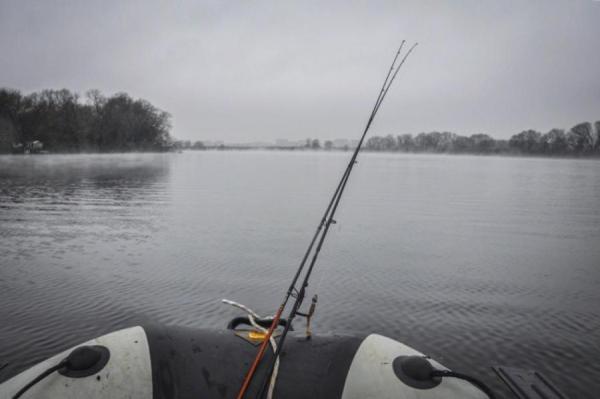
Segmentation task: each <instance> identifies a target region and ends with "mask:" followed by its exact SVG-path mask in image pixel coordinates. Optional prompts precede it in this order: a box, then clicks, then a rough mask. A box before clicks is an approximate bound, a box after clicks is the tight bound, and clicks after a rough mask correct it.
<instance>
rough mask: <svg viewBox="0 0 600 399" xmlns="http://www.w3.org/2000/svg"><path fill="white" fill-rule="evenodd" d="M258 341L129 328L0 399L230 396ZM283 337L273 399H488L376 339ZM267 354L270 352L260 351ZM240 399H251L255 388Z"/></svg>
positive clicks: (542, 386)
mask: <svg viewBox="0 0 600 399" xmlns="http://www.w3.org/2000/svg"><path fill="white" fill-rule="evenodd" d="M230 326H231V324H230ZM275 335H276V334H275ZM261 339H262V337H261V334H260V331H257V330H255V329H252V328H250V329H239V328H235V329H222V330H216V329H193V328H186V327H174V326H144V327H142V326H135V327H130V328H127V329H124V330H119V331H115V332H112V333H109V334H107V335H103V336H101V337H98V338H95V339H92V340H90V341H88V342H84V343H82V344H80V345H77V346H75V347H73V348H71V349H68V350H66V351H64V352H62V353H59V354H57V355H55V356H53V357H51V358H49V359H47V360H45V361H43V362H41V363H39V364H37V365H35V366H33V367H31V368H30V369H28V370H26V371H24V372H22V373H20V374H18V375H16V376H14V377H12V378H10V379H8V380H7V381H4V382H3V383H1V384H0V398H1V399H13V398H23V399H33V398H36V399H55V398H61V399H74V398H84V399H192V398H193V399H227V398H235V397H236V394H237V393H238V390H239V388H240V385H241V384H242V380H243V377H244V375H245V373H246V372H247V369H248V366H249V364H250V362H251V361H252V359H253V357H254V356H255V354H256V349H257V345H258V344H259V343H260V342H261ZM288 339H289V341H288V343H287V345H286V347H285V350H284V351H283V352H282V353H281V355H280V360H281V362H280V367H279V369H278V373H277V379H276V381H275V383H274V390H273V391H272V392H271V396H272V397H273V398H285V399H300V398H302V399H307V398H311V399H326V398H327V399H336V398H341V399H369V398H373V399H375V398H380V399H438V398H440V399H453V398H457V399H459V398H460V399H486V398H489V397H494V394H493V393H492V392H491V391H489V389H488V388H487V387H486V386H485V385H483V384H482V383H481V382H479V381H478V380H477V379H475V378H472V377H469V376H465V375H462V374H459V373H453V372H452V371H450V370H448V369H447V368H446V367H444V366H443V365H442V364H440V363H438V362H437V361H435V360H433V359H431V358H429V357H427V356H425V355H423V354H422V353H420V352H418V351H417V350H415V349H413V348H411V347H409V346H407V345H405V344H402V343H400V342H398V341H395V340H393V339H390V338H387V337H384V336H382V335H378V334H370V335H364V336H360V335H343V334H328V335H310V336H307V335H306V334H300V333H297V332H293V333H291V334H290V336H289V337H288ZM269 356H271V357H272V356H273V353H272V351H271V352H267V353H266V354H265V357H266V358H268V357H269ZM267 363H268V362H264V363H263V366H261V367H259V369H258V371H257V373H256V375H257V377H258V378H257V380H260V379H261V377H264V376H265V374H266V370H265V367H264V364H267ZM497 371H498V372H499V374H500V376H501V377H502V378H503V380H504V381H505V382H507V384H508V385H509V387H510V388H511V389H513V390H514V392H517V393H520V394H519V395H520V396H517V397H518V398H565V397H564V396H563V395H562V394H560V393H559V392H558V390H556V388H555V387H553V386H552V385H551V384H550V383H549V382H547V381H545V380H544V379H543V377H541V376H540V375H539V374H537V373H532V372H530V373H529V376H527V375H526V374H523V373H521V374H520V375H519V374H515V372H514V370H512V371H511V370H510V369H499V370H497ZM502 373H503V374H502ZM532 376H533V378H535V377H536V376H537V381H534V380H532ZM540 378H542V379H540ZM246 397H247V398H259V395H258V389H257V386H256V385H252V386H251V387H250V389H249V390H248V392H247V394H246Z"/></svg>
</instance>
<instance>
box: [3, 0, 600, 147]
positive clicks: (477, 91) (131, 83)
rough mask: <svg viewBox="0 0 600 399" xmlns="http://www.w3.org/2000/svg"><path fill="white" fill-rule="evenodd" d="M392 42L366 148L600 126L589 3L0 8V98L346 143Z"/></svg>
mask: <svg viewBox="0 0 600 399" xmlns="http://www.w3.org/2000/svg"><path fill="white" fill-rule="evenodd" d="M402 39H407V40H408V41H410V42H413V41H418V42H419V43H420V44H419V47H417V50H416V51H415V52H414V53H413V56H411V58H410V59H409V60H408V62H407V64H406V66H405V68H404V70H403V71H402V72H401V75H400V76H399V79H398V80H397V84H396V86H395V88H394V90H393V92H392V93H391V94H390V96H389V97H388V100H387V103H386V104H385V105H384V107H383V108H382V109H381V112H380V114H379V117H378V120H377V122H376V124H375V126H374V128H373V131H372V134H379V135H381V134H388V133H392V134H397V133H418V132H421V131H431V130H449V131H454V132H457V133H462V134H473V133H478V132H484V133H488V134H491V135H493V136H495V137H498V138H507V137H509V136H510V135H512V134H514V133H517V132H519V131H521V130H523V129H526V128H535V129H539V130H542V131H546V130H548V129H550V128H552V127H571V126H572V125H574V124H575V123H577V122H580V121H591V120H600V1H594V0H521V1H514V0H447V1H433V0H405V1H400V0H397V1H387V2H386V1H375V0H373V1H360V2H359V1H348V0H345V1H339V2H338V1H327V2H326V1H322V0H321V1H306V0H303V1H296V2H291V1H279V0H277V1H275V0H273V1H269V2H267V1H259V0H257V1H252V0H243V1H234V0H218V1H190V2H184V1H176V2H175V1H157V2H152V1H140V2H133V1H106V0H105V1H98V2H95V3H94V2H90V1H85V2H82V1H70V2H67V1H65V2H52V1H36V2H33V1H31V2H30V1H7V0H0V86H4V87H11V88H15V89H19V90H21V91H23V92H26V93H29V92H31V91H35V90H40V89H43V88H68V89H71V90H75V91H78V92H80V93H83V92H85V91H86V90H88V89H91V88H98V89H100V90H101V91H103V92H104V93H106V94H112V93H115V92H119V91H124V92H127V93H129V94H130V95H132V96H133V97H142V98H145V99H147V100H149V101H150V102H152V103H153V104H155V105H156V106H158V107H160V108H162V109H164V110H166V111H169V112H170V113H171V114H172V116H173V126H174V129H173V133H174V135H175V136H176V137H178V138H181V139H191V140H200V139H205V140H206V139H210V140H225V141H228V142H234V141H253V140H273V139H276V138H288V139H302V138H305V137H318V138H322V139H326V138H342V137H343V138H351V137H356V136H357V135H358V134H359V133H360V131H361V129H362V127H363V125H364V122H365V121H366V118H367V116H368V115H367V114H368V111H369V107H370V106H371V105H372V103H373V101H374V97H375V95H376V94H377V90H378V87H379V85H380V82H381V80H382V78H383V76H384V74H385V72H386V70H387V68H388V64H389V62H390V61H391V58H392V57H393V54H394V51H395V49H396V47H397V46H398V44H399V42H400V41H401V40H402Z"/></svg>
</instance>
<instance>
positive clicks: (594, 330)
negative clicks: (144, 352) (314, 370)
mask: <svg viewBox="0 0 600 399" xmlns="http://www.w3.org/2000/svg"><path fill="white" fill-rule="evenodd" d="M348 158H349V154H348V153H319V152H315V153H311V152H300V153H291V152H259V151H249V152H231V151H227V152H210V151H206V152H189V153H183V154H127V155H123V154H117V155H65V156H61V155H52V156H42V155H40V156H31V157H26V156H20V157H17V156H2V157H0V254H1V257H0V367H1V366H2V365H3V364H7V365H6V366H5V367H4V368H2V369H0V381H2V380H4V379H6V378H8V377H9V376H11V375H14V374H15V373H16V372H18V371H21V370H23V369H24V368H26V367H28V366H30V365H32V364H34V363H36V362H38V361H40V360H42V359H44V358H46V357H48V356H50V355H53V354H55V353H57V352H58V351H60V350H63V349H66V348H68V347H70V346H72V345H74V344H77V343H79V342H81V341H83V340H86V339H89V338H92V337H95V336H98V335H101V334H104V333H107V332H109V331H112V330H115V329H118V328H122V327H127V326H131V325H134V324H137V323H167V324H179V325H186V326H195V327H214V328H224V327H225V325H226V323H227V322H228V321H229V319H230V318H231V317H233V316H236V315H238V314H239V313H238V312H237V311H236V310H235V309H233V308H231V307H229V306H227V305H223V304H221V303H220V300H221V299H222V298H228V299H232V300H236V301H238V302H241V303H244V304H246V305H248V306H250V307H251V308H253V309H255V310H256V311H257V312H258V313H261V314H264V315H266V314H269V313H272V312H274V311H275V309H276V307H277V305H278V304H279V302H280V300H281V298H282V296H283V294H284V292H285V290H286V288H287V285H288V284H289V280H290V279H291V277H292V275H293V272H294V270H295V268H296V267H297V265H298V263H299V261H300V259H301V256H302V255H303V252H304V250H305V248H306V246H307V245H308V242H309V239H310V237H311V234H312V233H313V232H314V229H315V228H316V226H317V223H318V221H319V219H320V217H321V214H322V212H323V211H324V207H325V206H326V203H327V200H328V198H329V197H330V196H331V194H332V193H333V189H334V187H335V183H336V182H337V180H338V178H339V177H340V175H341V173H342V172H343V168H344V167H345V164H346V162H347V160H348ZM599 204H600V162H597V161H592V160H573V159H539V158H503V157H476V156H464V157H463V156H441V155H440V156H437V155H399V154H377V155H375V154H362V155H361V156H360V157H359V165H358V167H357V168H356V169H355V173H354V174H353V175H352V177H351V179H350V182H349V185H348V190H347V193H346V194H345V196H344V198H343V200H342V203H341V205H340V209H339V213H338V215H337V218H336V219H337V220H338V224H336V225H335V226H333V227H332V230H331V232H330V235H329V236H328V239H327V242H326V244H325V246H324V249H323V251H322V254H321V258H320V261H319V263H318V265H317V269H316V272H315V274H314V276H313V279H312V281H311V285H310V287H309V291H308V295H307V296H308V298H310V297H311V296H312V295H313V294H314V293H318V294H319V304H318V306H317V312H316V315H315V318H314V330H315V333H323V332H327V331H331V330H337V331H357V332H378V333H381V334H384V335H387V336H390V337H392V338H395V339H398V340H400V341H403V342H405V343H406V344H408V345H411V346H413V347H415V348H416V349H418V350H420V351H422V352H425V353H427V354H429V355H431V356H432V357H435V358H436V359H438V360H439V361H440V362H442V363H444V364H445V365H446V366H448V367H450V368H454V369H457V370H460V371H464V372H467V373H472V374H474V375H479V376H482V377H483V379H484V380H485V381H486V382H488V383H490V385H492V386H493V387H498V386H500V384H499V383H498V382H496V381H497V379H496V377H495V376H494V375H493V373H492V372H491V371H490V370H489V366H490V365H498V364H501V365H507V366H516V367H521V368H532V369H537V370H539V371H542V372H543V373H545V374H546V375H547V376H549V377H550V378H551V379H552V381H553V382H554V383H555V384H556V385H557V386H558V387H559V388H560V389H562V390H563V391H564V392H565V393H566V394H567V395H570V397H572V398H583V397H590V395H591V394H593V393H594V392H598V391H600V383H599V382H598V379H597V376H598V375H600V362H598V358H600V344H599V342H600V290H599V287H600V267H599V265H600V245H598V243H599V242H600V206H599ZM307 302H308V301H307ZM300 323H301V322H300Z"/></svg>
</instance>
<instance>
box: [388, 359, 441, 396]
mask: <svg viewBox="0 0 600 399" xmlns="http://www.w3.org/2000/svg"><path fill="white" fill-rule="evenodd" d="M392 367H393V369H394V374H396V377H398V379H399V380H400V381H402V382H403V383H405V384H406V385H408V386H409V387H412V388H416V389H431V388H435V387H437V386H438V385H440V383H441V382H442V379H441V377H432V376H431V374H432V372H433V371H434V370H435V369H434V368H433V366H432V365H431V363H430V362H429V360H427V359H426V358H425V357H423V356H398V357H397V358H395V359H394V361H393V362H392Z"/></svg>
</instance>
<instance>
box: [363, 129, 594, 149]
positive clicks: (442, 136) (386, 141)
mask: <svg viewBox="0 0 600 399" xmlns="http://www.w3.org/2000/svg"><path fill="white" fill-rule="evenodd" d="M599 132H600V121H598V122H596V123H594V125H592V124H591V123H589V122H584V123H579V124H577V125H575V126H574V127H573V128H571V129H570V130H569V131H566V132H565V130H563V129H552V130H550V131H549V132H548V133H545V134H542V133H540V132H537V131H535V130H525V131H523V132H521V133H518V134H515V135H513V136H512V137H511V138H510V139H509V140H496V139H494V138H492V137H490V136H488V135H487V134H474V135H472V136H460V135H458V134H455V133H450V132H430V133H419V134H418V135H416V136H413V135H411V134H403V135H398V136H393V135H388V136H385V137H379V136H374V137H371V138H369V139H368V140H367V142H366V144H365V148H366V149H367V150H370V151H399V152H433V153H457V154H528V155H571V156H590V155H596V156H599V155H600V139H599V137H598V135H599Z"/></svg>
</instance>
